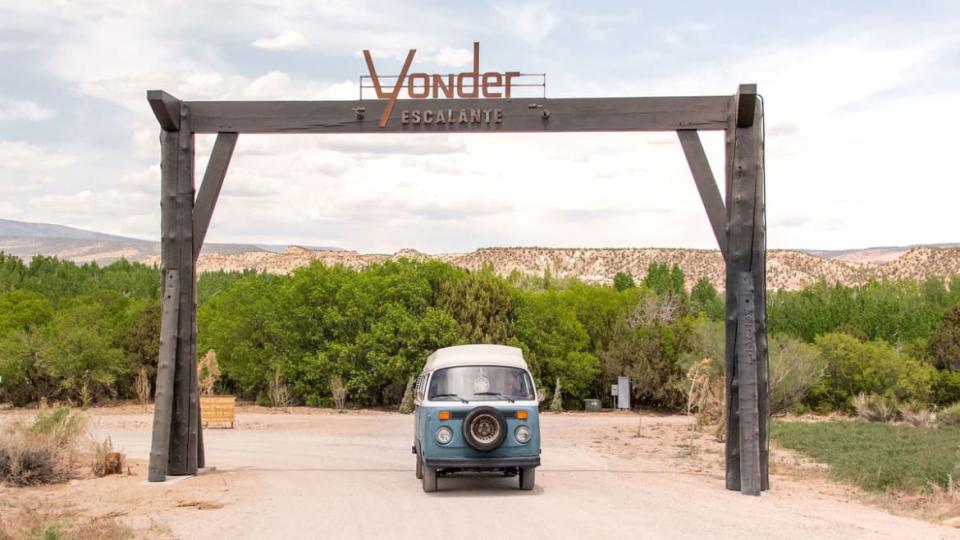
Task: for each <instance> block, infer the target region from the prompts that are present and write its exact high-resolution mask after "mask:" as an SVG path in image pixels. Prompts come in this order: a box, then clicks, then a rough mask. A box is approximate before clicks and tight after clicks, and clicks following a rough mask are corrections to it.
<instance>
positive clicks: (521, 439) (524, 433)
mask: <svg viewBox="0 0 960 540" xmlns="http://www.w3.org/2000/svg"><path fill="white" fill-rule="evenodd" d="M513 436H514V437H515V438H516V439H517V442H518V443H520V444H527V443H528V442H530V439H532V438H533V432H532V431H530V428H528V427H527V426H520V427H518V428H517V430H516V431H514V432H513Z"/></svg>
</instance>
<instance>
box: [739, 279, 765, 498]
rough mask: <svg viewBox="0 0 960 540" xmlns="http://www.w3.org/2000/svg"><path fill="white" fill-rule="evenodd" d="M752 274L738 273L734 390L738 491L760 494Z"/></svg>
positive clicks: (755, 340) (758, 422)
mask: <svg viewBox="0 0 960 540" xmlns="http://www.w3.org/2000/svg"><path fill="white" fill-rule="evenodd" d="M754 303H755V298H754V291H753V274H752V273H750V272H740V287H739V289H738V290H737V308H738V310H739V313H738V315H737V382H738V385H737V390H738V394H739V400H738V408H739V410H740V416H739V418H740V439H739V442H740V492H741V493H744V494H745V495H760V425H759V424H760V421H759V420H760V418H759V407H758V404H757V401H758V397H757V393H758V392H757V339H756V338H757V333H756V316H755V310H754Z"/></svg>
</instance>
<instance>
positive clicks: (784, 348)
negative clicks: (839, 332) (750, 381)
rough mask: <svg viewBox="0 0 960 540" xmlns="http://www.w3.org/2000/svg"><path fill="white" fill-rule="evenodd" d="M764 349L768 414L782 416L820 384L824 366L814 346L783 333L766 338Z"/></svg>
mask: <svg viewBox="0 0 960 540" xmlns="http://www.w3.org/2000/svg"><path fill="white" fill-rule="evenodd" d="M768 350H769V356H768V358H769V361H770V373H769V380H770V414H779V413H784V412H787V411H790V410H792V409H794V408H796V406H797V405H799V404H800V403H801V402H802V401H803V400H804V399H805V398H806V397H807V394H808V392H809V391H810V388H812V387H813V386H814V385H815V384H817V383H819V382H820V380H821V379H822V378H823V372H824V369H825V363H824V361H823V357H822V356H821V355H820V351H818V350H817V348H816V347H814V346H812V345H809V344H807V343H803V342H802V341H800V340H798V339H796V338H792V337H790V336H787V335H783V334H777V335H774V336H771V337H770V341H769V348H768ZM721 364H722V363H721Z"/></svg>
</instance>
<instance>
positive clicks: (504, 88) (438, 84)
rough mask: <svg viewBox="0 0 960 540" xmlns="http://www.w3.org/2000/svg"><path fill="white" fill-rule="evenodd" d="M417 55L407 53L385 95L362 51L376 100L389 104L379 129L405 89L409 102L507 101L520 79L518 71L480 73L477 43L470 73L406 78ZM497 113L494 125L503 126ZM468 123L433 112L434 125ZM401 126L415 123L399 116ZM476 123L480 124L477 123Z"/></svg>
mask: <svg viewBox="0 0 960 540" xmlns="http://www.w3.org/2000/svg"><path fill="white" fill-rule="evenodd" d="M416 54H417V50H416V49H410V52H408V53H407V58H406V60H404V63H403V69H401V70H400V75H398V76H397V81H396V83H394V86H393V89H392V90H391V91H390V92H389V93H388V92H385V91H384V89H383V86H382V85H381V82H380V76H379V75H377V68H376V66H375V65H374V63H373V56H372V55H371V54H370V51H369V50H367V49H364V51H363V59H364V60H365V61H366V63H367V70H368V71H369V72H370V81H371V82H373V89H374V91H375V92H376V94H377V98H378V99H386V100H388V103H387V106H386V108H384V110H383V114H382V115H381V116H380V124H379V125H380V127H382V128H384V127H387V122H389V121H390V116H391V115H392V114H393V108H394V106H395V105H396V103H397V99H399V97H400V90H401V89H402V88H403V87H404V86H406V87H407V95H408V96H409V97H410V98H411V99H426V98H429V97H434V98H437V97H440V96H441V95H443V96H445V97H447V98H452V97H454V94H456V97H458V98H465V99H475V98H479V97H481V96H482V97H484V98H501V97H502V98H509V97H510V95H511V90H512V86H513V79H515V78H517V77H520V72H519V71H507V72H504V73H499V72H496V71H487V72H484V73H481V72H480V43H479V42H474V44H473V69H472V70H471V71H464V72H462V73H458V74H456V75H454V74H452V73H450V74H446V75H443V74H439V73H434V74H427V73H420V72H418V73H409V74H408V73H407V72H408V71H409V70H410V64H411V63H413V57H414V56H416ZM497 110H498V111H500V113H499V116H497V115H495V118H494V119H493V122H494V123H497V124H499V123H502V122H503V110H502V109H497ZM414 112H416V111H411V114H412V113H414ZM424 114H426V111H424ZM464 114H466V113H464ZM484 114H485V115H486V116H487V118H486V123H488V124H489V123H490V122H491V120H490V117H489V111H485V113H484ZM468 121H470V122H474V120H472V117H471V119H470V120H467V119H466V118H464V120H462V121H461V120H460V117H457V118H456V119H455V118H454V116H453V110H452V109H448V110H447V111H446V114H444V111H436V120H435V122H436V123H437V124H444V123H453V122H458V123H467V122H468ZM400 122H401V123H402V124H407V123H417V121H416V120H415V119H414V117H413V116H409V117H403V116H402V115H401V118H400ZM476 122H479V120H477V121H476ZM423 123H425V124H427V123H431V122H430V121H428V120H427V118H426V116H424V117H423Z"/></svg>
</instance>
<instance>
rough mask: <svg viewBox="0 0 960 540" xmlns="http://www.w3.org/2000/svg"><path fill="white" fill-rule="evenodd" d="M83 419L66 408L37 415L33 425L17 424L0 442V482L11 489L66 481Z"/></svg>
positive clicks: (73, 465)
mask: <svg viewBox="0 0 960 540" xmlns="http://www.w3.org/2000/svg"><path fill="white" fill-rule="evenodd" d="M85 426H86V419H85V418H84V417H83V416H81V415H79V414H76V413H72V412H71V411H70V409H67V408H66V407H60V408H57V409H51V410H49V411H43V412H40V413H39V414H38V415H37V416H36V418H35V419H34V421H33V423H32V424H30V425H27V424H26V423H24V422H22V421H17V422H14V423H12V424H11V425H9V426H8V427H7V428H6V429H5V430H4V433H3V438H2V439H0V481H3V482H4V483H7V484H10V485H14V486H30V485H38V484H55V483H59V482H65V481H67V480H69V479H70V478H71V477H72V476H73V473H74V469H75V467H76V464H77V459H78V449H77V444H78V440H79V437H80V435H81V433H82V432H83V430H84V428H85Z"/></svg>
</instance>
